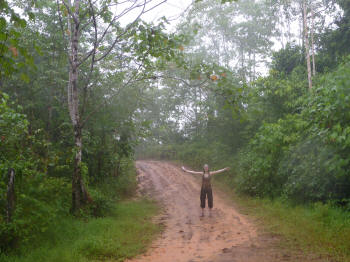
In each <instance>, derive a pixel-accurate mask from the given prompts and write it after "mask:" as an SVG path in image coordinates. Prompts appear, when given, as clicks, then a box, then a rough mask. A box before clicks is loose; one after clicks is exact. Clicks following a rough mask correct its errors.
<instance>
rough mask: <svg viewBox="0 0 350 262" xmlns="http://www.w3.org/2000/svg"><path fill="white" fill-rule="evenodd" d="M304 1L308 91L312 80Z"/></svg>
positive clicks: (304, 13)
mask: <svg viewBox="0 0 350 262" xmlns="http://www.w3.org/2000/svg"><path fill="white" fill-rule="evenodd" d="M306 1H307V0H303V27H304V45H305V56H306V65H307V79H308V82H309V89H311V88H312V78H311V63H310V47H309V36H308V28H307V10H306V9H307V6H306Z"/></svg>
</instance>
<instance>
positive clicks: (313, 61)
mask: <svg viewBox="0 0 350 262" xmlns="http://www.w3.org/2000/svg"><path fill="white" fill-rule="evenodd" d="M310 7H311V55H312V75H313V76H315V75H316V62H315V43H314V8H313V6H312V5H311V6H310Z"/></svg>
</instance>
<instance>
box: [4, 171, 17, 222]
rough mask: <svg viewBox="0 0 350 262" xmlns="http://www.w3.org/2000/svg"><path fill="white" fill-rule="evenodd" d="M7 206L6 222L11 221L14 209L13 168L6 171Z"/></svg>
mask: <svg viewBox="0 0 350 262" xmlns="http://www.w3.org/2000/svg"><path fill="white" fill-rule="evenodd" d="M6 196H7V206H6V222H7V223H10V222H11V221H12V215H13V213H14V211H15V197H16V196H15V170H14V169H13V168H10V169H9V170H8V173H7V194H6Z"/></svg>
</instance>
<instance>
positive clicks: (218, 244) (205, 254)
mask: <svg viewBox="0 0 350 262" xmlns="http://www.w3.org/2000/svg"><path fill="white" fill-rule="evenodd" d="M136 165H137V168H138V170H139V177H138V179H139V191H140V193H141V194H143V195H148V196H150V197H152V198H155V199H156V200H157V201H159V203H161V205H162V206H163V210H164V212H163V214H162V215H161V216H160V217H158V223H161V224H163V225H164V226H165V229H164V231H163V232H162V234H161V236H160V237H159V238H158V239H157V240H155V241H154V242H153V244H152V246H151V248H150V249H149V250H148V251H147V252H146V254H143V255H141V256H139V257H137V258H135V259H133V260H131V261H132V262H147V261H149V262H151V261H152V262H166V261H169V262H210V261H211V262H229V261H230V262H234V261H237V262H238V261H239V262H258V261H259V262H263V261H266V262H267V261H269V262H270V261H316V260H314V259H311V258H306V257H305V256H300V254H295V253H293V254H291V253H290V252H288V251H283V250H282V249H280V248H279V247H278V246H279V245H278V243H279V241H280V240H279V238H277V237H274V236H272V235H266V234H261V233H259V232H258V230H257V228H256V226H255V225H254V224H253V223H251V222H250V221H249V219H248V218H247V217H246V216H245V215H242V214H240V213H239V212H238V211H237V210H236V209H235V208H234V207H233V205H232V204H230V202H229V201H227V199H225V197H224V194H223V193H222V192H219V191H218V190H217V189H216V188H214V189H213V193H214V208H213V215H212V217H209V216H208V213H206V216H205V217H204V218H202V217H200V207H199V192H200V178H198V177H194V176H193V175H189V174H187V173H183V172H182V171H181V170H180V169H179V168H178V167H176V166H175V165H172V164H170V163H166V162H158V161H138V162H137V164H136ZM206 211H207V210H206ZM317 261H322V260H318V259H317Z"/></svg>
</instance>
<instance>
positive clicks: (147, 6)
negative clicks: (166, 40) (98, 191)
mask: <svg viewBox="0 0 350 262" xmlns="http://www.w3.org/2000/svg"><path fill="white" fill-rule="evenodd" d="M163 2H165V1H162V2H160V3H156V4H154V3H153V1H126V2H124V4H123V3H118V2H111V1H92V0H86V1H83V0H74V1H73V2H71V1H70V0H69V1H64V0H62V1H59V0H57V12H58V15H59V19H60V27H61V31H62V34H64V35H65V39H66V45H67V46H66V49H67V52H68V57H69V77H68V87H67V89H68V92H67V93H68V109H69V115H70V119H71V122H72V126H73V130H74V144H75V157H74V172H73V176H72V211H73V212H76V211H78V210H79V209H80V207H81V206H82V205H83V204H84V203H85V202H86V200H87V192H86V189H85V186H84V182H83V178H82V174H81V165H82V163H81V161H82V147H83V141H82V129H83V127H84V124H85V122H86V120H87V119H88V117H86V116H85V115H84V114H85V113H86V99H87V96H88V90H89V88H91V86H90V85H91V82H90V80H91V76H92V74H93V72H94V68H95V66H96V65H97V64H99V63H101V62H102V61H103V60H104V59H106V57H107V56H109V55H110V54H111V53H113V51H114V50H115V49H118V48H120V46H121V45H122V44H123V43H124V44H125V41H127V39H128V37H129V38H130V37H131V36H132V35H134V34H135V30H137V26H138V25H139V24H138V22H139V19H140V17H141V16H142V15H143V14H145V13H147V12H148V11H150V10H152V9H154V8H155V7H157V6H158V5H160V4H162V3H163ZM152 3H153V5H151V4H152ZM113 9H115V10H121V11H120V12H116V13H115V14H113V11H112V10H113ZM132 12H137V13H138V14H137V15H136V17H134V19H133V21H132V22H131V23H129V24H128V25H127V26H125V27H124V28H123V27H121V26H120V20H121V18H123V17H125V16H127V15H131V14H132ZM86 41H88V42H86ZM143 48H144V49H147V47H143ZM144 51H146V50H144ZM145 53H147V52H145ZM148 54H149V53H147V54H145V55H146V56H147V55H148ZM135 62H136V61H135ZM135 62H134V63H135ZM136 64H137V62H136ZM83 65H85V66H86V65H87V66H88V68H89V70H88V72H87V75H86V76H85V79H84V81H82V79H81V76H80V74H79V72H80V71H81V68H82V67H83ZM136 67H139V68H141V67H142V63H141V64H140V65H137V66H136ZM129 77H130V78H129V79H128V80H127V81H126V84H129V83H130V82H131V81H133V80H135V75H130V76H129ZM84 117H85V119H84Z"/></svg>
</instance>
